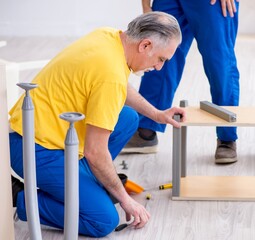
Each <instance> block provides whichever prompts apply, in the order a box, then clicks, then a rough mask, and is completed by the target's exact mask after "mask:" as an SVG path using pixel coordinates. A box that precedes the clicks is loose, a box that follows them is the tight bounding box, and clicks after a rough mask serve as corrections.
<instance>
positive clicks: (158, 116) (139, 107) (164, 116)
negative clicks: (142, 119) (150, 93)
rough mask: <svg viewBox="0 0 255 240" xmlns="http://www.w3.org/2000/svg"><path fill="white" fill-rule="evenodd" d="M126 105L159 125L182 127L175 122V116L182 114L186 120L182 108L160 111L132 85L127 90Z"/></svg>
mask: <svg viewBox="0 0 255 240" xmlns="http://www.w3.org/2000/svg"><path fill="white" fill-rule="evenodd" d="M126 104H127V105H129V106H130V107H132V108H134V109H135V110H136V111H137V112H139V113H140V114H142V115H144V116H146V117H148V118H150V119H152V120H154V121H155V122H158V123H164V124H171V125H173V126H174V127H180V124H179V123H178V122H176V121H175V120H173V116H174V114H181V115H182V116H183V118H182V120H185V112H184V110H183V109H181V108H175V107H173V108H169V109H166V110H164V111H161V110H158V109H157V108H155V107H154V106H153V105H151V104H150V103H149V102H148V101H147V100H146V99H145V98H144V97H143V96H142V95H141V94H139V93H138V92H137V91H136V90H135V89H134V88H133V87H132V86H131V85H130V84H128V88H127V99H126Z"/></svg>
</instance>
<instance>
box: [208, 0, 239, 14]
mask: <svg viewBox="0 0 255 240" xmlns="http://www.w3.org/2000/svg"><path fill="white" fill-rule="evenodd" d="M216 1H217V0H211V2H210V3H211V5H214V4H215V3H216ZM220 2H221V9H222V15H223V16H224V17H227V11H228V12H229V15H230V17H234V14H235V13H236V4H235V0H220ZM237 2H239V0H237Z"/></svg>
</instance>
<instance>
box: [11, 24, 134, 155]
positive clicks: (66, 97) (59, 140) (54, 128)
mask: <svg viewBox="0 0 255 240" xmlns="http://www.w3.org/2000/svg"><path fill="white" fill-rule="evenodd" d="M119 33H120V31H119V30H116V29H112V28H100V29H97V30H95V31H93V32H91V33H90V34H88V35H86V36H84V37H83V38H81V39H79V40H78V41H76V42H75V43H73V44H72V45H70V46H69V47H67V48H66V49H64V51H62V52H61V53H60V54H58V55H57V56H56V57H55V58H54V59H53V60H52V61H50V63H49V64H48V65H47V66H45V67H44V69H42V71H41V72H40V73H39V74H38V75H37V76H36V77H35V79H34V80H33V81H32V82H33V83H36V84H38V88H36V89H34V90H32V91H30V95H31V97H32V100H33V103H34V106H35V114H34V116H35V142H36V143H38V144H40V145H42V146H43V147H45V148H48V149H64V140H65V135H66V132H67V129H68V126H69V124H68V123H67V122H66V121H64V120H62V119H60V118H59V115H60V114H61V113H64V112H79V113H83V114H84V115H85V119H84V120H82V121H79V122H77V123H75V128H76V131H77V134H78V138H79V155H80V156H83V149H84V140H85V134H86V124H91V125H93V126H97V127H100V128H104V129H108V130H110V131H113V130H114V126H115V125H116V123H117V121H118V116H119V113H120V111H121V109H122V107H123V105H124V102H125V100H126V95H127V81H128V77H129V74H130V70H129V68H128V66H127V63H126V59H125V54H124V49H123V46H122V43H121V40H120V36H119ZM23 97H24V96H22V97H21V98H20V99H19V101H18V102H17V103H16V104H15V105H14V107H13V108H12V109H11V110H10V126H11V129H13V130H14V131H15V132H17V133H19V134H21V135H22V110H21V107H22V102H23Z"/></svg>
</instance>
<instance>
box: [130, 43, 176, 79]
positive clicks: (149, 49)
mask: <svg viewBox="0 0 255 240" xmlns="http://www.w3.org/2000/svg"><path fill="white" fill-rule="evenodd" d="M177 47H178V43H177V42H176V41H175V40H173V41H170V43H169V44H168V45H167V46H165V47H159V46H153V43H152V42H147V43H146V42H145V43H144V44H142V43H141V46H139V50H140V51H139V53H138V56H137V58H136V59H135V60H136V63H135V64H134V65H135V67H133V68H132V70H133V72H134V73H135V74H137V75H139V76H142V75H143V73H144V72H148V71H152V70H157V71H159V70H160V69H161V68H162V67H163V65H164V63H165V62H166V61H168V60H170V59H171V58H172V56H173V55H174V53H175V50H176V48H177Z"/></svg>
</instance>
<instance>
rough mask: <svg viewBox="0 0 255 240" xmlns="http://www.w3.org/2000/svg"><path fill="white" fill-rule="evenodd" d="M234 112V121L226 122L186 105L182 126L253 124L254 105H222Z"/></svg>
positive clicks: (254, 124)
mask: <svg viewBox="0 0 255 240" xmlns="http://www.w3.org/2000/svg"><path fill="white" fill-rule="evenodd" d="M223 108H225V109H227V110H229V111H231V112H234V113H236V115H237V120H236V122H227V121H225V120H223V119H221V118H219V117H217V116H214V115H213V114H211V113H208V112H206V111H203V110H201V109H200V108H199V107H186V108H185V111H186V120H185V122H182V123H181V125H182V126H227V127H228V126H229V127H231V126H243V127H251V126H255V107H240V106H239V107H223Z"/></svg>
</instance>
